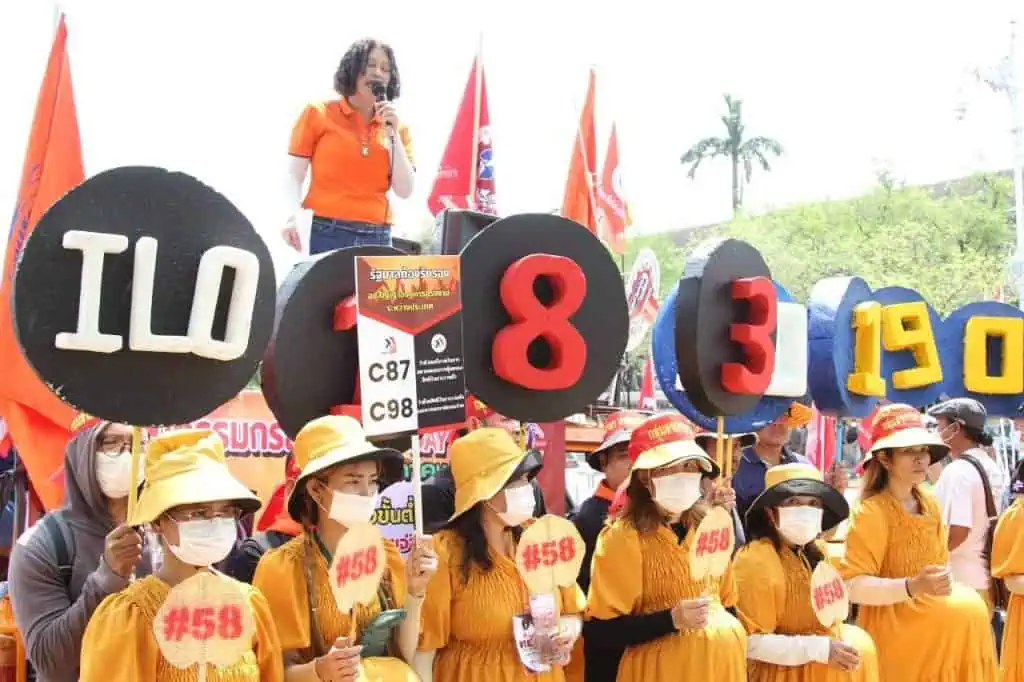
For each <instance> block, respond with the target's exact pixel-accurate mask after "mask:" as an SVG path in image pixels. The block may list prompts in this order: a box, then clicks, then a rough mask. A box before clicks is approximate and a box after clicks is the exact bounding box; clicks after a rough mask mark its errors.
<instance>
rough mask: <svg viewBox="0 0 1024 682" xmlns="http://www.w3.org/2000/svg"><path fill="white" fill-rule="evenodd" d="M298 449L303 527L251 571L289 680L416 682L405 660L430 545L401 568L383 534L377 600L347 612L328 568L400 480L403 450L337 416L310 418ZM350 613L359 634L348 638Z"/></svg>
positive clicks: (293, 503)
mask: <svg viewBox="0 0 1024 682" xmlns="http://www.w3.org/2000/svg"><path fill="white" fill-rule="evenodd" d="M294 452H295V461H296V464H297V465H298V466H299V467H300V468H301V469H302V473H300V474H299V476H298V478H296V480H295V486H294V488H293V489H292V493H291V496H290V497H289V499H288V512H289V513H290V514H291V516H292V518H294V519H297V520H298V521H299V522H300V523H301V524H302V526H303V529H304V530H303V533H302V534H301V535H299V536H298V537H297V538H295V539H293V540H291V541H290V542H288V543H286V544H284V545H282V546H281V547H278V548H277V549H274V550H271V551H270V552H267V553H266V554H265V555H263V557H262V558H261V559H260V563H259V565H258V566H257V567H256V575H255V576H254V578H253V585H254V586H256V588H257V589H260V590H261V591H263V593H264V594H266V595H267V601H268V602H269V603H270V612H271V614H272V615H273V618H274V622H275V623H276V624H277V630H278V633H279V635H280V638H281V647H282V648H283V649H284V658H285V666H286V670H285V679H286V680H289V681H291V680H296V681H302V680H310V681H312V682H318V681H319V682H348V681H349V680H355V679H360V680H365V681H366V682H415V681H416V675H415V673H413V671H412V668H411V667H410V666H409V664H408V662H407V661H411V660H412V656H413V654H414V652H415V650H416V640H417V638H418V637H419V623H420V607H421V604H422V601H423V596H424V591H425V589H426V586H427V582H428V581H429V580H430V576H431V575H432V573H433V570H434V566H435V564H436V562H435V561H434V559H433V551H432V550H431V549H430V547H429V545H428V544H427V543H425V542H423V541H417V542H416V544H415V546H414V548H413V551H412V553H411V554H410V557H409V562H408V565H407V564H406V563H405V562H404V561H403V560H402V555H401V554H400V553H399V551H398V549H397V548H396V547H395V546H394V544H392V543H391V542H390V541H387V540H385V542H384V547H385V553H386V555H387V557H386V568H385V570H384V577H383V579H382V580H381V585H380V588H379V590H378V599H377V600H376V601H374V602H372V603H371V604H370V605H369V606H366V605H362V604H359V605H356V607H355V609H354V610H353V611H352V612H351V613H342V612H340V611H339V610H338V607H337V605H336V603H335V601H334V595H333V593H332V591H331V587H330V580H329V573H328V569H329V567H330V563H331V556H332V552H333V551H334V548H335V547H337V545H338V542H339V541H340V540H341V538H342V537H343V536H344V535H345V532H346V530H347V529H348V528H349V527H351V526H354V525H357V524H363V523H368V522H369V521H370V517H371V516H372V515H373V511H374V507H375V504H376V495H377V491H378V489H380V488H382V487H384V485H386V484H387V483H390V482H392V481H395V480H398V479H399V478H400V477H401V475H402V464H403V462H402V456H401V454H399V453H398V452H397V451H395V450H390V449H386V448H378V447H376V446H375V445H373V444H372V443H370V442H369V441H368V440H366V436H365V435H364V433H363V429H362V427H361V426H360V425H359V422H357V421H356V420H355V419H352V418H351V417H343V416H328V417H320V418H319V419H314V420H313V421H311V422H309V423H308V424H306V425H305V426H304V427H302V430H301V431H299V434H298V435H297V436H296V438H295V444H294ZM403 614H404V615H403ZM353 617H354V618H355V633H356V636H355V637H354V638H350V637H349V633H350V632H352V631H353V630H352V625H353V623H352V619H353ZM360 674H361V675H362V676H361V677H360Z"/></svg>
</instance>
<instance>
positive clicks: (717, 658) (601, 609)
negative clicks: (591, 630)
mask: <svg viewBox="0 0 1024 682" xmlns="http://www.w3.org/2000/svg"><path fill="white" fill-rule="evenodd" d="M695 536H696V529H693V528H691V529H689V531H688V532H687V535H686V537H685V538H684V539H683V542H682V543H680V542H679V540H678V538H676V535H675V533H674V532H673V531H672V529H670V528H668V527H666V526H664V525H662V526H659V527H658V529H657V530H653V531H650V532H647V533H640V532H639V531H637V529H636V527H635V526H633V524H632V523H630V522H629V521H627V520H624V519H619V520H616V521H615V522H613V523H612V524H611V525H610V526H608V527H606V528H605V529H604V530H603V531H601V535H599V536H598V538H597V548H596V549H595V550H594V561H593V563H592V564H591V568H590V592H589V593H588V594H587V618H588V619H592V618H597V619H602V620H611V619H613V618H617V617H619V616H624V615H630V614H633V615H640V614H650V613H655V612H657V611H664V610H665V609H670V608H672V607H673V606H675V605H676V604H678V603H679V601H680V600H682V599H697V598H699V597H701V596H702V595H705V594H706V595H708V596H709V597H710V598H711V609H710V616H709V620H708V624H707V625H706V626H705V627H704V628H702V629H700V630H684V631H680V632H675V633H673V634H670V635H666V636H664V637H660V638H658V639H656V640H654V641H651V642H647V643H645V644H640V645H638V646H633V647H629V648H627V649H626V652H625V654H623V656H622V660H621V662H620V663H619V676H618V682H634V681H635V682H653V681H654V680H707V681H708V682H711V681H712V680H714V681H715V682H745V680H746V679H747V670H746V657H747V633H746V632H745V631H744V630H743V626H742V625H740V623H739V621H738V620H736V618H735V617H733V616H732V614H730V613H729V612H728V611H726V607H731V606H735V605H736V581H735V579H734V577H733V572H732V567H731V566H730V567H729V568H728V569H727V570H726V572H725V574H724V575H723V576H722V577H721V578H710V577H709V578H705V579H703V580H693V579H692V578H690V563H689V556H690V545H691V543H692V542H693V540H694V537H695Z"/></svg>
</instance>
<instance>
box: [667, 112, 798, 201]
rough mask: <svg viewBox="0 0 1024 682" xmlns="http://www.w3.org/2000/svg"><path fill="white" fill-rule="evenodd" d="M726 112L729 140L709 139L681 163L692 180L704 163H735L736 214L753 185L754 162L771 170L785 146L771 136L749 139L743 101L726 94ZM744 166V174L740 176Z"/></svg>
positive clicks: (725, 123) (687, 154)
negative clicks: (771, 158)
mask: <svg viewBox="0 0 1024 682" xmlns="http://www.w3.org/2000/svg"><path fill="white" fill-rule="evenodd" d="M725 107H726V113H725V115H724V116H722V123H723V124H724V125H725V137H705V138H704V139H703V140H700V141H699V142H697V143H696V144H695V145H693V146H692V147H690V148H689V149H688V150H687V152H686V153H685V154H683V158H682V159H681V162H682V164H683V165H684V166H689V167H690V170H689V172H688V173H687V175H688V176H689V177H690V179H691V180H692V179H693V178H694V177H695V176H696V174H697V168H699V167H700V164H701V163H703V162H704V161H708V160H711V159H715V158H718V157H725V158H727V159H729V162H730V164H732V211H733V213H734V214H735V213H736V212H737V211H738V210H739V208H740V206H741V205H742V204H743V188H744V186H745V185H746V184H749V183H750V178H751V176H752V175H753V173H754V163H757V164H759V165H760V166H761V168H763V169H764V170H766V171H770V170H771V163H770V162H769V160H768V158H769V156H781V155H782V145H781V144H779V143H778V142H777V141H776V140H774V139H772V138H770V137H749V138H748V137H746V135H745V132H746V131H745V130H744V125H743V100H741V99H738V98H735V97H733V96H732V95H725ZM741 166H742V169H743V173H742V175H741V174H740V167H741Z"/></svg>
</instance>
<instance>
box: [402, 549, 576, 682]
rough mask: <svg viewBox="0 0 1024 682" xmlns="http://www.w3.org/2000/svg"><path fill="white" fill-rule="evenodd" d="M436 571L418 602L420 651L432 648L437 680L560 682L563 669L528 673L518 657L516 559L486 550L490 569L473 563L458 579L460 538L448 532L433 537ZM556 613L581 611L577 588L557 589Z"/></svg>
mask: <svg viewBox="0 0 1024 682" xmlns="http://www.w3.org/2000/svg"><path fill="white" fill-rule="evenodd" d="M434 549H435V551H436V552H437V558H438V567H437V573H436V574H434V577H433V578H432V579H431V581H430V585H429V586H428V587H427V597H426V599H425V600H424V602H423V609H422V613H423V626H422V631H421V633H420V646H419V648H420V650H421V651H436V652H437V653H436V655H435V658H434V680H435V681H436V682H564V680H565V671H564V670H563V668H560V667H553V668H552V669H551V671H550V672H546V673H534V672H531V671H530V670H529V669H527V668H526V666H524V665H523V663H522V662H521V661H520V660H519V653H518V651H517V649H516V644H515V640H514V637H513V629H512V618H513V616H517V615H522V614H524V613H527V612H528V611H529V593H528V592H527V589H526V586H525V585H524V584H523V580H522V578H521V577H520V576H519V571H518V570H517V569H516V566H515V562H514V561H513V560H512V559H510V558H509V557H506V556H503V555H497V554H495V553H494V552H492V553H491V555H490V556H491V561H492V562H493V565H492V567H491V569H490V570H489V571H484V570H482V569H481V568H480V567H479V566H477V565H476V564H474V565H473V567H472V568H471V569H470V573H469V579H468V580H463V577H462V558H463V542H462V539H461V538H460V537H459V536H458V535H457V534H456V533H455V532H454V531H452V530H444V531H441V532H440V533H438V534H437V535H435V536H434ZM557 596H558V606H559V612H560V613H561V614H562V615H572V614H578V613H580V612H581V611H582V610H583V593H582V591H580V589H579V587H578V586H576V585H573V586H572V587H567V588H560V589H559V591H558V595H557Z"/></svg>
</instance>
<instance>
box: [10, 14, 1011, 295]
mask: <svg viewBox="0 0 1024 682" xmlns="http://www.w3.org/2000/svg"><path fill="white" fill-rule="evenodd" d="M1016 4H1019V0H1018V3H1016ZM676 5H685V6H683V7H679V8H673V6H676ZM54 7H55V5H54V4H53V3H51V2H48V1H47V0H3V2H0V93H2V96H0V112H2V115H0V214H2V213H3V212H4V211H7V212H8V213H6V214H5V215H4V220H5V224H7V223H6V221H7V220H9V218H8V216H10V215H11V212H13V208H14V198H15V195H16V193H17V185H18V182H19V178H20V173H21V164H22V160H23V158H24V151H25V144H26V141H27V135H28V128H29V125H30V121H31V117H32V113H33V109H34V107H35V100H36V96H37V92H38V89H39V83H40V79H41V77H42V71H43V67H44V65H45V61H46V55H47V53H48V51H49V48H50V42H51V39H52V32H53V27H54V16H55V9H54ZM60 9H62V10H63V11H64V12H65V13H66V15H67V23H68V30H69V35H70V38H69V45H70V47H69V49H70V54H71V69H72V74H73V82H74V88H75V97H76V102H77V106H78V116H79V124H80V128H81V135H82V143H83V152H84V157H85V165H86V172H87V174H93V173H97V172H100V171H102V170H104V169H107V168H111V167H116V166H120V165H155V166H162V167H166V168H170V169H173V170H180V171H185V172H188V173H190V174H192V175H194V176H196V177H198V178H199V179H201V180H203V181H204V182H206V183H208V184H209V185H211V186H212V187H214V188H215V189H217V190H219V191H220V192H222V193H223V194H225V195H226V196H227V197H228V198H230V199H231V200H232V201H233V202H234V203H235V204H236V205H237V206H238V207H239V208H240V209H241V210H242V211H243V212H244V213H245V214H246V215H247V216H248V217H249V219H250V220H251V221H252V223H253V224H254V226H255V227H256V229H257V230H258V231H259V232H260V233H261V234H262V235H263V236H264V238H265V239H266V240H267V242H268V244H270V246H271V251H272V253H273V255H274V258H275V263H276V267H277V277H278V280H281V279H282V278H283V277H284V275H285V274H286V272H287V269H288V268H289V267H290V265H291V263H292V262H294V259H295V255H294V253H293V252H290V251H289V250H288V248H287V247H286V246H285V245H284V244H283V242H282V241H281V239H280V236H279V233H280V229H281V227H282V226H283V224H284V221H285V218H286V216H287V215H288V213H289V211H290V209H291V207H289V206H287V205H286V203H285V199H284V197H285V191H284V187H285V175H286V163H287V142H288V135H289V133H290V130H291V126H292V124H293V122H294V119H295V117H296V116H297V115H298V113H299V111H301V109H302V107H303V106H304V104H306V103H307V102H309V101H315V100H321V99H327V98H329V97H331V96H332V91H331V84H332V76H333V73H334V69H335V67H336V66H337V63H338V60H339V59H340V57H341V55H342V54H343V53H344V51H345V49H346V48H347V47H348V45H349V44H350V43H351V42H352V41H353V40H356V39H358V38H361V37H365V36H373V37H377V38H379V39H382V40H385V41H387V42H390V43H391V44H392V45H393V47H394V48H395V51H396V57H397V61H398V64H399V67H400V69H401V73H402V91H403V94H402V97H401V98H400V100H399V101H398V103H397V105H398V109H399V115H400V117H401V118H402V120H403V122H405V123H406V124H407V125H408V126H409V128H410V130H411V133H412V136H413V139H414V144H415V148H416V161H417V166H418V169H419V174H418V177H417V188H416V192H415V194H414V196H413V197H412V199H410V200H408V201H404V202H403V201H400V202H398V203H397V205H396V234H398V235H403V234H407V235H411V236H415V235H418V233H419V232H420V231H421V230H422V229H423V227H424V225H426V224H428V223H429V216H428V215H427V211H426V206H425V203H426V196H427V195H428V194H429V190H430V185H431V182H432V181H433V176H434V173H435V172H436V169H437V165H438V162H439V160H440V157H441V154H442V151H443V149H444V145H445V143H446V141H447V137H448V133H449V131H450V128H451V124H452V120H453V119H454V116H455V110H456V108H457V106H458V103H459V101H460V99H461V96H462V90H463V88H464V87H465V83H466V79H467V77H468V71H469V68H470V64H471V62H472V58H473V54H474V51H475V49H476V46H477V43H478V39H479V38H480V37H481V36H482V41H483V54H484V64H485V68H486V73H487V80H488V91H489V96H490V112H491V122H492V135H493V139H494V148H495V152H494V154H495V171H496V177H497V194H498V204H499V211H500V212H501V213H502V214H511V213H520V212H527V211H545V212H546V211H550V210H552V209H554V208H557V207H558V206H560V204H561V198H562V192H563V190H564V185H565V178H566V174H567V170H568V165H569V157H570V154H571V150H572V144H573V136H574V135H575V131H576V126H577V122H578V116H579V110H580V108H581V106H582V101H583V97H584V91H585V88H586V81H587V69H588V68H590V67H593V68H595V69H596V70H597V74H598V84H597V127H598V143H599V154H598V156H599V158H602V159H603V156H604V146H605V144H606V141H607V137H608V132H609V128H610V126H611V123H612V121H613V120H614V121H615V122H616V124H617V127H618V133H619V141H620V156H621V158H622V173H623V179H624V183H625V191H626V194H627V199H628V200H629V202H630V207H631V212H632V214H633V219H634V223H635V224H634V233H635V234H643V233H651V232H659V231H663V230H668V229H676V228H680V227H685V226H694V225H703V224H709V223H714V222H719V221H722V220H725V219H728V218H729V216H730V212H731V210H730V199H729V192H730V189H729V167H728V164H727V163H726V162H724V161H717V162H714V163H711V164H708V165H707V166H702V168H701V169H700V171H699V173H698V177H697V179H696V180H695V181H691V180H689V179H687V177H686V172H685V169H684V168H683V167H682V166H681V165H680V163H679V158H680V156H681V155H682V153H683V152H685V151H686V149H687V148H688V147H689V146H690V145H691V144H693V143H694V142H695V141H697V140H699V139H700V138H702V137H705V136H708V135H719V134H721V133H722V129H723V126H722V123H721V122H720V120H719V116H720V115H721V113H722V110H723V106H724V105H723V101H722V95H723V93H727V92H728V93H732V94H734V95H735V96H738V97H740V98H742V99H743V101H744V117H745V121H746V125H747V131H748V133H749V134H751V135H767V136H771V137H774V138H776V139H777V140H779V141H780V142H781V143H782V145H783V147H784V148H785V155H784V157H783V158H782V159H780V160H779V161H778V162H777V164H775V166H774V168H773V170H772V172H771V173H770V174H766V173H763V172H758V173H756V174H755V176H754V179H753V183H752V185H751V186H750V187H749V189H748V190H747V196H746V199H747V207H748V209H749V210H751V211H754V212H762V211H766V210H770V209H771V208H772V207H779V206H786V205H790V204H793V203H797V202H802V201H811V200H819V199H826V198H839V197H846V196H852V195H856V194H858V193H861V192H863V191H865V190H866V189H867V188H869V187H870V186H871V184H872V183H873V182H874V179H875V177H876V175H877V173H878V172H879V171H881V170H883V169H886V170H889V171H891V172H893V173H894V174H895V175H896V176H897V177H898V178H901V179H904V180H906V181H907V182H911V183H925V182H933V181H939V180H943V179H946V178H951V177H957V176H961V175H964V174H968V173H971V172H974V171H976V170H982V169H1002V168H1008V167H1009V165H1010V159H1011V145H1010V140H1009V134H1008V129H1009V110H1008V107H1007V104H1006V100H1005V98H1003V97H1001V96H997V95H994V94H992V93H991V92H989V91H988V90H987V89H986V88H985V87H984V86H979V85H977V84H975V83H974V82H973V80H972V78H971V76H970V72H971V70H972V69H976V68H984V67H988V66H990V65H992V64H994V63H996V62H997V61H998V60H999V59H1000V58H1002V57H1003V56H1004V55H1005V54H1006V52H1007V47H1008V44H1009V38H1008V36H1009V28H1008V21H1009V19H1010V17H1011V13H1012V12H1013V11H1018V12H1021V10H1020V9H1019V8H1018V7H1015V3H1014V2H1013V0H973V1H972V2H971V3H968V2H967V1H966V0H955V1H953V0H950V1H949V2H943V3H936V2H934V1H924V0H900V1H899V2H896V3H894V2H891V0H887V1H883V0H858V2H827V3H822V2H810V1H803V0H773V2H770V3H766V2H763V1H758V0H750V1H747V0H733V1H731V2H729V1H724V2H716V3H711V2H703V3H669V2H653V1H652V0H632V1H631V2H605V1H602V0H589V1H583V0H557V1H555V2H552V1H551V0H547V1H545V2H541V1H538V0H519V1H518V2H515V3H511V2H500V3H499V2H486V1H482V0H475V1H473V0H470V1H465V0H434V1H433V2H429V3H424V2H411V1H406V0H392V2H386V3H385V2H381V3H358V4H357V3H352V2H339V1H337V0H335V1H334V2H322V1H314V0H290V1H289V2H287V3H270V2H265V3H257V2H234V1H228V0H175V1H173V2H172V1H170V0H133V1H131V2H128V1H122V0H65V1H64V2H62V3H61V4H60ZM1022 14H1024V13H1022ZM1020 18H1021V19H1024V16H1022V17H1020ZM1021 33H1022V34H1024V27H1022V29H1021ZM1020 42H1021V44H1022V48H1021V51H1022V52H1024V35H1022V38H1021V41H1020ZM1022 71H1024V69H1022ZM961 104H966V105H967V115H966V117H965V118H964V119H963V120H958V117H957V115H956V109H957V107H958V105H961ZM3 241H4V242H6V240H3Z"/></svg>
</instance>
